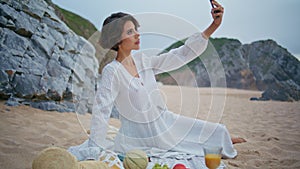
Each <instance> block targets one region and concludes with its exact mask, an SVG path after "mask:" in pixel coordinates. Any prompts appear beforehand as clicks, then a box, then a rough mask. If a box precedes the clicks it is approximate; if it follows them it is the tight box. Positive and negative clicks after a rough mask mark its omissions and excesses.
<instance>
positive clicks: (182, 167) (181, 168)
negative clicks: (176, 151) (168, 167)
mask: <svg viewBox="0 0 300 169" xmlns="http://www.w3.org/2000/svg"><path fill="white" fill-rule="evenodd" d="M173 169H187V168H186V167H185V165H183V164H176V165H174V167H173Z"/></svg>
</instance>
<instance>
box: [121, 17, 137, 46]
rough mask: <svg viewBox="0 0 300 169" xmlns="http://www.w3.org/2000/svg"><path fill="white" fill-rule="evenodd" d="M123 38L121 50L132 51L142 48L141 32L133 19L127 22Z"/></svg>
mask: <svg viewBox="0 0 300 169" xmlns="http://www.w3.org/2000/svg"><path fill="white" fill-rule="evenodd" d="M121 38H122V39H121V44H120V45H119V50H123V51H131V50H138V49H140V34H139V33H138V31H137V30H136V28H135V25H134V24H133V22H132V21H127V22H125V24H124V28H123V32H122V36H121Z"/></svg>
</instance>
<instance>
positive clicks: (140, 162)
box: [123, 150, 148, 169]
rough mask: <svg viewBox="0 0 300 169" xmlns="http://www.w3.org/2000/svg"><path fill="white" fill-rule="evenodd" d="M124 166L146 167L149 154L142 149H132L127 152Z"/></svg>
mask: <svg viewBox="0 0 300 169" xmlns="http://www.w3.org/2000/svg"><path fill="white" fill-rule="evenodd" d="M123 166H124V168H125V169H146V168H147V166H148V157H147V154H146V153H145V152H144V151H142V150H131V151H129V152H127V153H126V155H125V158H124V161H123Z"/></svg>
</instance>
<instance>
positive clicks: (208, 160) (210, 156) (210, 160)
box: [204, 147, 222, 169]
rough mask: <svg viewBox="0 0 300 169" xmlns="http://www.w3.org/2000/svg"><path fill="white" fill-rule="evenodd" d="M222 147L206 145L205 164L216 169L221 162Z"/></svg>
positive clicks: (211, 168) (210, 168)
mask: <svg viewBox="0 0 300 169" xmlns="http://www.w3.org/2000/svg"><path fill="white" fill-rule="evenodd" d="M221 152H222V147H204V155H205V165H206V167H208V168H209V169H216V168H218V167H219V165H220V164H221V156H222V155H221Z"/></svg>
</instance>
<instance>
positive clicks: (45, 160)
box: [32, 147, 79, 169]
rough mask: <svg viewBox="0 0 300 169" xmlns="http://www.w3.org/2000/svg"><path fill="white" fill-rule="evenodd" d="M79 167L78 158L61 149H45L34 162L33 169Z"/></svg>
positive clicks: (69, 168)
mask: <svg viewBox="0 0 300 169" xmlns="http://www.w3.org/2000/svg"><path fill="white" fill-rule="evenodd" d="M78 167H79V165H78V162H77V159H76V157H75V156H73V155H72V154H70V153H69V152H68V151H67V150H65V149H62V148H59V147H49V148H46V149H44V150H43V151H42V152H40V154H39V155H38V156H37V157H36V158H35V159H34V160H33V162H32V169H46V168H52V169H74V168H78Z"/></svg>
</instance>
